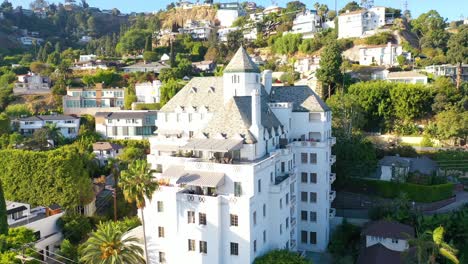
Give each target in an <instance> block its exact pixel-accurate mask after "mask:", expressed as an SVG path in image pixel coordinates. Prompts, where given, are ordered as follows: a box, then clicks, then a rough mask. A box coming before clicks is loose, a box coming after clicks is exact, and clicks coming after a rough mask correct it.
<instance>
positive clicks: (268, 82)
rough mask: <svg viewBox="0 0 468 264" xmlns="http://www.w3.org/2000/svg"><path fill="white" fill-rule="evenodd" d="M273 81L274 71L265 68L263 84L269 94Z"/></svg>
mask: <svg viewBox="0 0 468 264" xmlns="http://www.w3.org/2000/svg"><path fill="white" fill-rule="evenodd" d="M272 83H273V78H272V72H271V70H264V71H263V72H262V84H263V86H264V87H265V90H266V92H267V93H268V94H270V92H271V86H272Z"/></svg>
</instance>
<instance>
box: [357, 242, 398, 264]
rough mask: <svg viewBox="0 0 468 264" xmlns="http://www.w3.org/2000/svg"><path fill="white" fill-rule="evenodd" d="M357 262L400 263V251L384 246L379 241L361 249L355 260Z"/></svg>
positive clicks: (359, 263) (360, 263)
mask: <svg viewBox="0 0 468 264" xmlns="http://www.w3.org/2000/svg"><path fill="white" fill-rule="evenodd" d="M356 263H357V264H376V263H378V264H401V263H404V262H403V256H402V252H399V251H394V250H390V249H388V248H386V247H385V246H383V245H382V244H380V243H377V244H375V245H373V246H370V247H367V248H364V249H362V251H361V253H360V254H359V257H358V259H357V261H356Z"/></svg>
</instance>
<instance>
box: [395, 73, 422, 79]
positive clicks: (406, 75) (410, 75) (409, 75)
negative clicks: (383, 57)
mask: <svg viewBox="0 0 468 264" xmlns="http://www.w3.org/2000/svg"><path fill="white" fill-rule="evenodd" d="M424 77H425V78H427V76H426V75H424V74H421V73H418V72H415V71H401V72H389V73H388V76H387V79H391V78H424Z"/></svg>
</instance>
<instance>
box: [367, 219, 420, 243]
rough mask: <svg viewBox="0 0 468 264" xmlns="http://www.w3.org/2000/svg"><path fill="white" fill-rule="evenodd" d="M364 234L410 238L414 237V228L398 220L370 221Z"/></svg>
mask: <svg viewBox="0 0 468 264" xmlns="http://www.w3.org/2000/svg"><path fill="white" fill-rule="evenodd" d="M362 234H363V235H365V236H375V237H384V238H395V239H405V240H408V239H410V238H413V237H414V228H413V227H411V226H409V225H405V224H401V223H398V222H393V221H385V220H382V221H374V222H370V223H368V224H367V225H366V226H365V227H364V229H363V231H362Z"/></svg>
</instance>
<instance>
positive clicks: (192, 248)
mask: <svg viewBox="0 0 468 264" xmlns="http://www.w3.org/2000/svg"><path fill="white" fill-rule="evenodd" d="M188 251H195V240H193V239H189V240H188Z"/></svg>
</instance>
